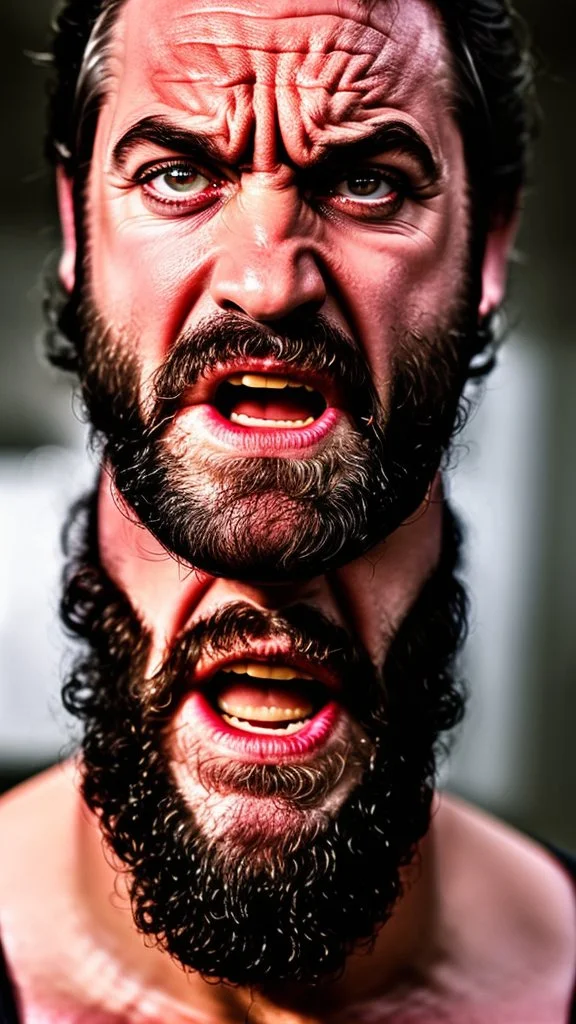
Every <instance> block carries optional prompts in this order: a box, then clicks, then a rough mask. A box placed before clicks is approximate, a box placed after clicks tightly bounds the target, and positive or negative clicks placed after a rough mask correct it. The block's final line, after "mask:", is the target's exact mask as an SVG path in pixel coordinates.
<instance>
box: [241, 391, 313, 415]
mask: <svg viewBox="0 0 576 1024" xmlns="http://www.w3.org/2000/svg"><path fill="white" fill-rule="evenodd" d="M231 412H235V413H236V414H237V415H243V416H252V417H253V418H254V419H260V420H306V419H308V417H309V416H311V415H312V413H311V411H310V407H309V406H307V405H306V402H305V400H304V399H303V398H302V399H300V400H299V399H298V397H297V396H294V398H288V397H284V395H282V396H281V397H278V398H268V396H266V397H264V395H263V396H262V398H261V399H258V398H250V399H249V398H246V399H241V400H240V401H239V402H236V404H235V405H234V406H233V408H232V410H231Z"/></svg>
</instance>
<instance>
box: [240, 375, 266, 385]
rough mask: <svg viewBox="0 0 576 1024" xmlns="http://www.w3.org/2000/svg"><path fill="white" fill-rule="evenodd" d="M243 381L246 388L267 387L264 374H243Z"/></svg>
mask: <svg viewBox="0 0 576 1024" xmlns="http://www.w3.org/2000/svg"><path fill="white" fill-rule="evenodd" d="M242 383H243V385H244V387H245V388H265V387H266V377H265V376H264V374H258V373H245V374H243V376H242Z"/></svg>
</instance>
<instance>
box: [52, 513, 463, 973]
mask: <svg viewBox="0 0 576 1024" xmlns="http://www.w3.org/2000/svg"><path fill="white" fill-rule="evenodd" d="M458 546H459V541H458V531H457V527H456V525H455V523H454V521H453V520H452V518H451V517H450V516H449V515H448V514H447V517H446V525H445V530H444V546H443V554H442V559H441V563H440V565H439V567H438V568H437V570H436V571H435V573H434V575H433V576H432V577H431V579H430V580H429V581H428V582H427V583H426V584H425V586H424V589H423V591H422V593H421V595H420V597H419V599H418V601H417V602H416V604H415V606H414V608H413V609H412V610H411V611H410V613H409V614H408V616H407V618H406V620H405V622H404V623H403V625H402V627H401V628H400V630H399V632H398V634H397V636H396V637H395V639H394V641H393V643H392V646H391V648H390V651H389V655H388V658H387V662H386V666H385V669H384V673H383V675H382V676H381V675H380V674H379V673H377V672H375V670H374V668H373V667H372V666H371V664H370V662H369V660H368V658H367V656H366V654H365V652H363V651H362V649H361V648H359V647H358V646H357V645H356V644H355V643H354V642H353V641H351V638H350V637H349V636H348V635H347V634H346V633H344V631H342V630H339V629H337V628H335V627H334V626H333V625H332V624H330V623H327V622H326V621H325V620H324V619H323V618H322V617H321V616H316V615H311V613H310V609H309V608H304V607H301V608H297V607H296V608H295V609H293V610H292V611H290V612H289V613H287V614H286V615H283V616H281V617H279V618H276V619H271V618H270V616H268V615H265V614H263V613H259V612H257V610H255V609H250V608H249V607H246V606H232V607H229V608H227V609H223V610H222V611H221V612H220V613H218V614H217V615H216V617H215V618H214V620H212V621H210V622H208V623H203V624H200V625H199V626H197V627H195V629H193V630H192V631H188V632H187V633H185V634H183V635H182V636H181V637H179V638H178V639H177V641H176V643H175V645H174V649H173V651H172V652H171V654H170V656H169V658H168V659H167V662H166V664H165V665H164V667H163V669H162V671H161V673H160V674H159V675H158V676H157V677H156V678H155V679H154V681H153V683H154V686H153V690H154V698H153V699H151V698H150V685H149V681H148V682H147V681H146V680H145V666H146V662H147V655H148V650H149V637H148V636H147V634H146V633H145V631H144V630H143V629H142V627H141V626H140V624H139V622H138V621H137V619H136V617H135V616H134V614H133V612H132V610H131V608H130V606H129V605H128V603H127V601H126V599H125V597H124V596H123V595H122V594H121V593H120V592H119V591H118V590H117V588H116V587H115V585H114V584H113V583H112V582H111V581H110V579H109V578H108V577H107V575H106V573H105V572H104V570H103V568H102V566H101V565H100V563H99V559H98V555H97V541H96V525H95V511H94V509H93V510H92V512H91V515H90V518H89V522H88V526H87V528H86V530H85V532H84V535H83V537H82V538H81V543H80V548H79V550H77V552H76V555H75V557H74V559H73V561H72V562H71V565H70V569H69V574H68V586H67V591H66V596H65V602H64V611H65V620H66V622H67V624H68V626H69V627H70V628H71V629H72V630H73V631H74V633H75V634H76V635H78V636H80V637H82V638H84V640H85V641H87V645H88V646H87V650H86V652H85V654H84V655H83V656H82V657H81V659H80V661H79V662H78V665H77V666H76V669H75V671H74V673H73V675H72V677H71V679H70V681H69V682H68V683H67V685H66V687H65V689H64V699H65V703H66V706H67V707H68V709H69V710H70V711H72V713H73V714H75V715H77V716H78V717H79V718H80V719H81V720H82V721H83V722H84V727H85V734H84V739H83V743H82V754H83V776H84V782H83V792H84V797H85V799H86V801H87V803H88V805H89V807H90V808H91V809H92V810H93V811H95V813H96V814H97V815H98V817H99V820H100V824H101V828H102V831H103V834H104V837H105V839H106V841H107V843H108V845H109V847H110V849H111V850H112V851H113V852H114V854H115V855H116V857H117V858H118V859H119V862H120V864H121V865H123V867H124V868H125V869H126V870H127V872H128V878H129V889H130V894H131V900H132V910H133V915H134V920H135V924H136V926H137V928H138V929H139V930H140V931H142V932H143V933H144V934H145V935H147V936H149V937H152V938H153V939H154V940H155V941H157V942H158V943H159V945H160V946H161V947H162V948H163V949H164V950H166V952H167V953H168V954H169V955H170V956H171V957H173V958H174V959H175V960H176V961H177V962H178V963H180V964H181V965H182V966H183V967H184V968H185V969H192V970H196V971H199V972H201V973H202V974H203V975H205V976H207V977H214V978H219V979H223V980H227V981H230V982H233V983H237V984H244V985H266V984H268V983H280V982H282V981H291V982H302V983H308V984H310V983H315V982H318V981H319V980H321V979H322V978H324V977H326V976H331V975H333V974H335V973H337V972H338V971H339V970H341V969H342V967H343V966H344V963H345V960H346V957H347V956H348V955H349V953H350V952H351V951H352V950H353V949H356V948H358V944H359V943H370V941H371V940H373V938H374V936H375V934H376V933H377V930H378V928H379V927H380V926H381V925H382V924H383V923H384V922H385V921H386V920H387V919H388V917H389V916H390V913H391V912H392V909H393V907H394V905H395V903H396V901H397V900H398V898H399V896H400V895H401V892H402V883H401V878H402V868H403V866H405V865H407V864H408V863H410V862H411V861H412V859H413V857H414V852H415V849H416V846H417V844H418V842H419V840H420V839H421V838H422V836H423V835H424V834H425V832H426V831H427V828H428V825H429V815H430V802H431V797H432V792H433V785H434V776H435V767H436V752H437V749H438V744H439V738H440V736H441V734H443V733H444V732H445V731H446V730H449V729H451V728H452V727H453V726H454V725H455V724H456V722H457V721H458V720H459V719H460V717H461V714H462V707H463V701H462V695H461V692H460V688H459V686H458V685H457V684H456V682H455V681H454V678H453V665H454V658H455V655H456V653H457V650H458V647H459V645H460V642H461V639H462V635H463V631H464V626H465V598H464V594H463V591H462V587H461V585H460V584H459V582H458V580H457V578H456V576H455V575H454V570H455V567H456V562H457V557H458ZM274 629H281V630H282V631H283V632H284V634H285V635H286V634H287V635H288V636H290V637H291V639H292V643H293V644H294V645H295V646H296V647H297V646H298V644H306V645H310V644H312V645H313V649H315V650H316V652H317V654H318V657H322V654H321V652H322V651H325V652H326V651H331V652H333V651H334V650H335V649H339V650H341V651H343V652H344V653H343V654H342V655H340V656H339V657H340V664H339V671H340V672H341V674H342V677H343V683H344V692H345V694H347V695H348V696H346V700H347V701H349V706H348V713H349V714H350V715H351V716H352V717H353V719H354V721H355V723H356V726H357V731H356V735H362V736H364V737H366V739H367V743H368V750H367V752H366V751H364V750H363V749H362V748H361V747H355V746H354V741H352V742H351V743H349V744H348V747H347V749H344V748H337V749H336V750H335V752H334V754H335V756H334V757H328V758H327V760H325V761H324V762H323V761H322V759H318V761H317V762H316V765H315V767H316V778H315V779H314V778H313V777H311V774H310V771H309V766H307V765H306V764H302V765H298V764H292V765H290V769H289V771H283V769H282V766H279V765H264V766H262V769H261V770H260V771H259V773H258V772H256V773H254V772H251V771H247V769H246V766H245V765H238V771H237V772H236V771H235V766H234V765H233V764H230V765H228V766H227V768H226V771H225V773H224V776H221V778H220V780H219V781H217V780H216V779H215V777H214V775H212V777H211V779H210V778H209V776H210V773H208V778H209V781H208V784H209V785H213V786H214V787H215V791H217V790H218V786H222V787H223V790H226V789H227V788H230V787H233V788H234V790H235V792H236V794H237V798H238V799H239V800H240V801H241V799H242V797H245V798H249V797H250V798H252V799H257V800H258V799H259V800H261V801H262V806H263V807H266V806H272V805H274V807H275V812H276V813H278V812H280V813H284V814H285V817H286V820H287V821H289V822H290V827H289V828H287V830H286V834H285V835H284V836H278V835H276V836H275V837H272V838H271V839H270V841H269V842H268V843H266V842H265V841H263V840H264V839H265V833H264V832H263V831H262V829H261V830H260V832H259V833H258V834H253V835H250V834H243V833H242V831H241V829H237V830H236V834H235V835H234V837H233V839H232V840H228V841H226V840H225V839H223V838H222V837H220V838H218V837H217V838H216V839H215V838H214V836H211V835H207V834H206V833H205V831H203V829H202V827H201V825H200V823H199V818H200V817H201V816H200V815H196V814H195V809H194V808H192V807H190V806H189V804H188V803H187V802H186V801H185V800H184V798H183V795H182V792H181V791H180V790H179V789H178V787H177V785H176V784H175V781H174V774H173V770H172V766H171V764H170V758H169V755H168V753H167V751H168V747H167V742H166V740H167V736H169V733H170V721H171V719H172V716H173V713H174V709H175V707H176V706H177V704H178V701H179V700H180V699H181V697H182V693H183V688H185V687H186V685H187V682H186V681H187V680H189V679H190V673H191V671H192V668H193V664H194V660H195V658H197V656H198V654H199V652H200V650H201V649H202V647H203V646H204V645H205V644H206V642H207V641H208V638H210V643H211V644H214V643H215V644H226V643H228V642H230V641H231V639H233V638H234V637H236V638H238V637H241V638H243V639H246V637H254V636H255V635H256V636H257V635H259V634H260V635H265V634H266V631H268V633H269V632H270V631H271V630H272V631H273V630H274ZM350 680H353V683H354V685H353V686H352V685H350ZM359 680H362V686H361V687H360V686H359V683H358V681H359ZM352 694H356V695H359V696H357V698H356V700H355V701H353V699H352V696H351V695H352ZM343 759H344V760H346V759H349V761H350V763H351V764H353V765H354V766H355V769H357V770H358V771H359V778H360V781H359V782H358V784H357V785H356V786H355V787H354V789H353V791H352V792H351V794H350V795H349V796H348V798H347V799H346V800H345V802H344V803H343V804H342V806H341V807H340V808H339V810H338V811H337V813H334V814H333V815H330V814H322V813H318V808H321V807H322V806H323V801H324V797H325V795H326V792H327V787H328V788H329V787H330V785H337V782H338V778H339V773H340V771H341V767H342V760H343ZM300 769H301V770H300ZM226 772H227V773H228V774H227V775H226ZM272 790H274V795H273V796H272V795H271V794H272ZM298 822H299V823H300V826H301V827H298ZM258 851H259V853H258V855H257V852H258Z"/></svg>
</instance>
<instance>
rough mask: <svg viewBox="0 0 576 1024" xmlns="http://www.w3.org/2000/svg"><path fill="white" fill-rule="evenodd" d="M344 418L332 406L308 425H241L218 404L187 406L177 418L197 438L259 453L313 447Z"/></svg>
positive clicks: (226, 446)
mask: <svg viewBox="0 0 576 1024" xmlns="http://www.w3.org/2000/svg"><path fill="white" fill-rule="evenodd" d="M344 419H345V416H344V413H342V412H341V411H340V410H339V409H336V408H334V407H332V406H330V407H329V408H328V409H326V410H325V411H324V412H323V413H322V415H321V416H320V417H319V418H318V419H317V420H314V423H311V424H310V425H309V426H308V427H284V428H278V427H270V428H268V427H241V426H239V425H237V424H236V423H232V422H231V421H230V420H227V419H226V418H225V417H224V416H222V415H221V413H219V412H218V410H217V409H216V408H215V406H213V405H209V404H203V405H192V406H188V407H187V408H186V409H183V410H182V412H180V413H178V415H177V416H176V418H175V421H174V422H175V424H177V426H178V428H179V429H180V430H183V431H188V432H190V433H193V434H194V438H195V440H196V441H198V440H200V441H201V440H202V437H203V436H204V437H205V438H206V440H207V441H210V442H211V443H212V444H213V443H214V442H216V443H217V444H218V445H219V446H220V447H221V448H224V449H226V450H228V451H231V452H236V453H237V452H239V451H240V452H242V453H243V454H246V455H253V456H258V455H278V453H280V452H283V453H284V452H286V453H288V452H298V451H302V449H305V448H313V447H314V446H315V445H318V444H320V443H321V442H322V441H324V440H325V439H326V438H327V437H328V435H329V434H331V433H332V432H333V431H334V430H335V429H336V427H337V426H338V424H339V423H340V422H342V421H343V420H344Z"/></svg>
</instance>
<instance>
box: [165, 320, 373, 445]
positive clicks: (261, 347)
mask: <svg viewBox="0 0 576 1024" xmlns="http://www.w3.org/2000/svg"><path fill="white" fill-rule="evenodd" d="M242 359H246V360H249V359H274V360H277V361H279V362H281V363H283V364H284V365H285V366H293V367H295V368H297V369H298V371H299V372H300V373H314V374H318V375H323V376H329V377H330V378H331V379H332V380H333V381H334V382H335V383H336V384H337V385H339V386H340V388H341V389H342V391H344V392H345V394H346V401H347V407H348V409H349V411H350V412H351V414H352V415H353V416H354V417H355V419H357V420H358V421H360V420H361V419H362V417H365V418H366V419H368V418H369V417H370V416H372V417H375V416H376V414H377V413H378V414H379V415H381V410H380V403H379V399H378V396H377V393H376V389H375V387H374V384H373V381H372V375H371V372H370V368H369V366H368V364H367V362H366V359H365V358H364V355H363V353H362V351H361V350H360V348H359V347H358V345H357V344H356V342H355V341H354V340H353V339H352V338H350V337H348V336H347V335H346V334H345V333H344V331H342V330H340V329H339V328H338V327H336V326H335V325H334V324H331V323H330V321H329V320H328V319H327V318H326V317H325V316H323V315H322V314H320V313H318V314H316V315H314V316H307V317H306V318H304V317H298V318H292V319H290V320H284V321H278V322H277V323H276V324H275V326H274V328H271V327H270V328H268V327H265V326H263V325H261V324H258V323H255V322H252V321H250V320H248V319H247V318H245V317H242V316H240V315H238V314H234V313H224V314H219V315H218V316H215V317H211V318H209V319H205V320H203V321H201V322H200V323H199V324H198V325H197V326H196V327H195V328H194V329H193V330H190V331H186V332H185V333H184V334H182V336H181V337H180V338H179V339H178V341H177V342H176V343H175V344H174V346H173V347H172V349H171V351H170V352H169V354H168V356H167V358H166V360H165V362H164V363H163V365H162V366H161V367H160V368H159V369H158V371H157V372H156V374H155V376H154V380H153V389H154V393H155V395H156V404H155V409H154V413H153V417H152V419H153V422H154V423H155V424H156V425H159V424H161V423H162V422H163V421H164V420H165V419H166V418H167V417H169V416H170V415H171V413H173V411H174V408H175V406H176V405H177V403H178V402H179V400H180V399H181V398H182V396H183V394H184V393H185V392H186V391H187V390H188V389H189V388H191V387H193V386H194V385H195V384H197V383H198V381H199V380H200V379H201V378H202V377H205V376H208V375H209V374H210V373H211V372H212V371H213V370H214V369H216V367H217V366H218V365H221V364H226V363H230V362H232V361H233V360H234V361H235V360H242Z"/></svg>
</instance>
